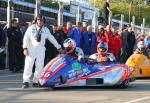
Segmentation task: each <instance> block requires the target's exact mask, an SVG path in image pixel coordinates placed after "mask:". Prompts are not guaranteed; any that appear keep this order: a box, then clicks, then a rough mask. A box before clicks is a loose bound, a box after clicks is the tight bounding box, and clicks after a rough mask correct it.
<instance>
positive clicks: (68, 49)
mask: <svg viewBox="0 0 150 103" xmlns="http://www.w3.org/2000/svg"><path fill="white" fill-rule="evenodd" d="M63 47H64V52H65V54H66V55H68V56H72V57H75V58H78V60H79V61H81V60H82V59H83V58H84V53H83V51H82V49H81V48H79V47H76V42H75V41H74V40H73V39H71V38H67V39H66V40H65V41H64V43H63Z"/></svg>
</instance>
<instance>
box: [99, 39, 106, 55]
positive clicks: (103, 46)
mask: <svg viewBox="0 0 150 103" xmlns="http://www.w3.org/2000/svg"><path fill="white" fill-rule="evenodd" d="M97 51H98V53H99V54H101V55H104V54H105V53H106V52H107V51H108V44H107V43H106V42H100V43H99V44H98V46H97Z"/></svg>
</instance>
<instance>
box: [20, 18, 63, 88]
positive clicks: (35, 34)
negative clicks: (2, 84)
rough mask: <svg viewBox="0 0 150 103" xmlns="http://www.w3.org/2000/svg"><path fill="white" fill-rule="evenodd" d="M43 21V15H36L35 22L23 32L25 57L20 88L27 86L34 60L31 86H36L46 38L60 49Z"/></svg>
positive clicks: (42, 63) (42, 62)
mask: <svg viewBox="0 0 150 103" xmlns="http://www.w3.org/2000/svg"><path fill="white" fill-rule="evenodd" d="M45 22H46V20H45V18H44V17H42V16H38V17H37V18H36V20H35V24H33V25H31V26H30V27H29V28H28V29H27V31H26V33H25V36H24V40H23V49H24V51H23V53H24V55H25V56H26V58H25V66H24V72H23V86H22V88H28V87H29V82H30V77H31V75H32V68H33V64H34V62H35V72H34V77H33V86H34V87H36V86H38V76H39V74H40V72H41V71H42V69H43V67H44V58H45V47H44V45H45V40H46V39H48V40H49V41H50V42H51V43H52V44H53V45H54V46H55V47H56V48H57V49H58V50H59V51H60V50H61V45H59V44H58V43H57V41H56V39H55V38H54V37H53V36H52V35H51V33H50V32H49V29H48V28H47V27H45V26H44V24H45Z"/></svg>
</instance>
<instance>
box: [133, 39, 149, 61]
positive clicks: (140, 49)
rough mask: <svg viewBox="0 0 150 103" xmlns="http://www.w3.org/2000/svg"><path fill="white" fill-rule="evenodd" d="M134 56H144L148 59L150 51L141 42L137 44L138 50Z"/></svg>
mask: <svg viewBox="0 0 150 103" xmlns="http://www.w3.org/2000/svg"><path fill="white" fill-rule="evenodd" d="M134 54H143V55H145V56H147V57H148V58H150V49H149V47H148V45H147V44H146V43H145V42H144V41H139V42H138V43H137V48H136V50H135V51H134Z"/></svg>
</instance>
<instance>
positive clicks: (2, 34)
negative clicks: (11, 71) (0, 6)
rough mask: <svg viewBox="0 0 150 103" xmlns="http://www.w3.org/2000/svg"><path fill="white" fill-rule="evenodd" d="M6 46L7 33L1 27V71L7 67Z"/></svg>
mask: <svg viewBox="0 0 150 103" xmlns="http://www.w3.org/2000/svg"><path fill="white" fill-rule="evenodd" d="M5 44H6V36H5V32H4V30H3V28H2V27H1V25H0V69H3V68H4V66H5V59H4V58H5V56H4V50H5Z"/></svg>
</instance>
